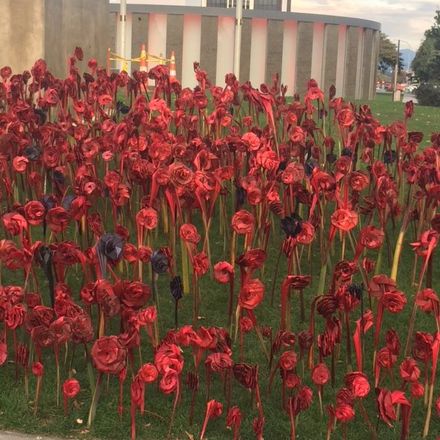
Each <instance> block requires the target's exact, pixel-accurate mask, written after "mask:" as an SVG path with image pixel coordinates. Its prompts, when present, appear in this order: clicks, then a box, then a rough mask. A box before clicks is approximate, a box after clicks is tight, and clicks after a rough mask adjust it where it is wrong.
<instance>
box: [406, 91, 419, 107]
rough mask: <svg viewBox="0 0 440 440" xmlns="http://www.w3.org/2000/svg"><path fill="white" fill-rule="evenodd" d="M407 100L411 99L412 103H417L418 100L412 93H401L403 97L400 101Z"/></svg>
mask: <svg viewBox="0 0 440 440" xmlns="http://www.w3.org/2000/svg"><path fill="white" fill-rule="evenodd" d="M408 101H412V102H413V103H414V104H418V102H419V101H417V98H416V95H414V94H412V93H405V94H404V95H403V99H402V102H403V103H405V102H408Z"/></svg>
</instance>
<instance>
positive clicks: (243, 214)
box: [231, 209, 255, 234]
mask: <svg viewBox="0 0 440 440" xmlns="http://www.w3.org/2000/svg"><path fill="white" fill-rule="evenodd" d="M254 222H255V221H254V216H253V215H252V214H251V213H250V212H248V211H246V210H244V209H242V210H241V211H237V212H236V213H235V214H234V215H233V217H232V223H231V224H232V228H233V229H234V231H235V232H236V233H237V234H250V233H251V232H252V231H253V229H254Z"/></svg>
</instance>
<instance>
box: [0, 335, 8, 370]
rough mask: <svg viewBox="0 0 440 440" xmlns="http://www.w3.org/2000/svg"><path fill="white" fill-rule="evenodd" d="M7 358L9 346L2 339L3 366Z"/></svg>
mask: <svg viewBox="0 0 440 440" xmlns="http://www.w3.org/2000/svg"><path fill="white" fill-rule="evenodd" d="M6 359H8V346H7V345H6V343H5V342H3V341H0V366H2V365H3V364H4V363H5V362H6Z"/></svg>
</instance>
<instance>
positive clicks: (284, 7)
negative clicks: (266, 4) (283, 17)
mask: <svg viewBox="0 0 440 440" xmlns="http://www.w3.org/2000/svg"><path fill="white" fill-rule="evenodd" d="M281 10H282V11H283V12H287V0H281Z"/></svg>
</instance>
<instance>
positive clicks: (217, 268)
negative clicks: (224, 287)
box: [214, 261, 234, 284]
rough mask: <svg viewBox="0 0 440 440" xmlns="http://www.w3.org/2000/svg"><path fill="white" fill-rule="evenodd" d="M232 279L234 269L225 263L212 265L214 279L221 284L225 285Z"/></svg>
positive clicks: (220, 262)
mask: <svg viewBox="0 0 440 440" xmlns="http://www.w3.org/2000/svg"><path fill="white" fill-rule="evenodd" d="M233 278H234V268H233V267H232V265H231V264H230V263H228V262H227V261H219V262H218V263H216V264H215V265H214V279H215V280H216V281H217V282H219V283H221V284H227V283H230V282H231V279H233Z"/></svg>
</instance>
